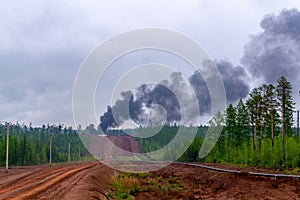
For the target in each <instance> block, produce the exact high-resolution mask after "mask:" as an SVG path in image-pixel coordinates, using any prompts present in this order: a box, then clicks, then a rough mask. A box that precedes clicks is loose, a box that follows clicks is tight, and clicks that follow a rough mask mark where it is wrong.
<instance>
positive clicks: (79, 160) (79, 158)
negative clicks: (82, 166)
mask: <svg viewBox="0 0 300 200" xmlns="http://www.w3.org/2000/svg"><path fill="white" fill-rule="evenodd" d="M78 162H80V147H79V149H78Z"/></svg>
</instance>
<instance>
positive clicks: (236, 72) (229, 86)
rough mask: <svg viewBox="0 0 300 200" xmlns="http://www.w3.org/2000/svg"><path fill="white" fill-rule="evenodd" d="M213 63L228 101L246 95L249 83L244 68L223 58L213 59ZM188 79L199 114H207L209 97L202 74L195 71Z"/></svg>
mask: <svg viewBox="0 0 300 200" xmlns="http://www.w3.org/2000/svg"><path fill="white" fill-rule="evenodd" d="M215 65H216V67H217V68H218V70H219V71H220V74H221V76H222V79H223V82H224V87H225V92H226V99H227V102H228V103H235V102H237V101H238V100H239V99H240V98H244V97H246V96H247V95H248V93H249V85H248V84H247V82H248V80H249V78H248V76H247V74H246V71H245V69H244V68H242V67H240V66H237V67H234V66H233V64H232V63H230V62H229V61H224V60H221V61H215ZM189 81H190V83H191V85H192V87H193V88H194V90H195V92H196V95H197V98H198V104H199V107H200V113H201V115H202V114H209V112H210V108H211V99H210V95H209V91H208V88H207V86H206V84H205V81H204V80H203V78H202V76H201V75H200V74H199V72H198V71H195V72H194V74H193V75H192V76H190V78H189Z"/></svg>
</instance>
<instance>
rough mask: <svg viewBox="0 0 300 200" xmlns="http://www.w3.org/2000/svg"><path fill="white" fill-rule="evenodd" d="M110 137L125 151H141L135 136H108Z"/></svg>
mask: <svg viewBox="0 0 300 200" xmlns="http://www.w3.org/2000/svg"><path fill="white" fill-rule="evenodd" d="M108 139H109V140H110V141H111V142H112V143H114V144H115V145H116V146H118V147H119V148H122V149H124V150H125V151H129V152H132V153H139V152H140V148H139V144H138V143H137V142H136V140H135V139H134V137H132V136H129V135H121V136H113V135H112V136H108Z"/></svg>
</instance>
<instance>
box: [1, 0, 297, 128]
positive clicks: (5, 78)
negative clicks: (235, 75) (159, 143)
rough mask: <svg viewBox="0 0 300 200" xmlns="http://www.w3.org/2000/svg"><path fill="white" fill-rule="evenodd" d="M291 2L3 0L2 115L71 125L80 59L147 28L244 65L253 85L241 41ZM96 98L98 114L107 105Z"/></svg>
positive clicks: (294, 5)
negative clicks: (124, 34) (182, 38)
mask: <svg viewBox="0 0 300 200" xmlns="http://www.w3.org/2000/svg"><path fill="white" fill-rule="evenodd" d="M291 8H296V9H298V10H300V2H299V1H297V0H295V1H286V0H277V1H272V0H265V1H260V0H243V1H238V0H228V1H221V0H198V1H196V0H189V1H179V0H170V1H141V0H130V1H129V0H126V1H122V0H119V1H115V0H112V1H104V0H95V1H91V0H86V1H79V0H74V1H67V0H60V1H50V0H48V1H36V0H25V1H17V0H2V1H0V25H1V28H0V69H1V72H0V120H6V121H12V122H16V121H19V122H21V123H22V122H25V123H29V122H32V123H33V124H34V125H38V126H39V125H42V124H46V123H50V124H51V123H64V124H67V125H73V116H72V89H73V83H74V80H75V78H76V73H77V71H78V70H79V67H80V65H81V63H82V62H83V61H84V59H85V58H86V57H87V56H88V54H89V53H90V52H91V51H92V50H93V49H94V48H95V47H96V46H97V45H99V44H101V42H103V41H105V40H107V39H108V38H110V37H113V36H115V35H117V34H119V33H121V32H125V31H130V30H132V29H139V28H145V27H153V28H164V29H171V30H174V31H178V32H181V33H183V34H185V35H187V36H189V37H190V38H192V39H194V40H195V41H196V42H198V43H199V44H200V45H201V46H202V47H204V48H205V49H206V51H207V52H208V54H209V55H210V56H211V58H213V59H218V60H227V61H229V62H231V63H233V65H242V66H244V65H245V67H246V68H247V67H248V70H247V73H249V76H250V80H251V82H250V85H251V86H255V84H256V83H258V82H259V80H256V79H255V78H256V77H259V75H257V74H256V73H258V72H257V70H252V71H251V70H249V68H251V66H252V64H253V63H251V62H250V61H249V59H251V58H252V57H251V56H249V54H251V48H245V49H246V51H245V54H246V55H244V47H245V45H246V44H249V45H248V46H253V45H252V44H251V41H252V42H253V41H255V38H254V39H253V37H252V39H251V38H249V35H256V36H257V35H258V34H260V33H262V32H264V30H263V28H262V27H261V26H260V24H261V21H262V19H263V18H264V16H265V15H267V14H271V13H275V14H278V13H279V12H281V11H282V10H283V9H291ZM299 27H300V25H299ZM299 27H298V28H299ZM264 28H265V30H267V29H268V24H267V25H265V26H264ZM270 30H271V29H270ZM266 35H267V34H266ZM266 37H267V36H266ZM257 38H260V36H257V37H256V39H257ZM291 38H292V39H294V37H291ZM249 41H250V42H249ZM296 41H299V40H296ZM262 44H263V42H262ZM299 44H300V43H299ZM298 47H299V46H297V47H295V48H298ZM297 50H298V49H297ZM249 52H250V53H249ZM294 52H297V51H296V50H295V51H294ZM298 55H299V54H298ZM242 58H243V59H242ZM241 59H242V60H243V61H241ZM293 62H296V63H297V62H298V64H299V62H300V61H299V59H294V61H293ZM249 66H250V67H249ZM293 66H299V65H293ZM291 69H293V68H291ZM264 78H265V79H268V76H267V75H266V77H264ZM293 78H294V80H299V79H298V77H293ZM293 85H296V83H293ZM100 96H101V95H100ZM295 98H296V97H295ZM297 101H298V102H299V98H298V99H297ZM100 102H101V103H100V105H98V106H97V107H98V108H99V109H98V110H97V112H99V115H100V114H102V113H103V112H104V111H105V110H106V104H108V103H109V102H106V101H104V100H103V101H100ZM297 107H298V108H299V106H298V105H297Z"/></svg>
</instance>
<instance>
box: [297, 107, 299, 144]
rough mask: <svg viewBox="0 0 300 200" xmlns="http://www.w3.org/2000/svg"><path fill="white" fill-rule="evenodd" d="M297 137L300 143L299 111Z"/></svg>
mask: <svg viewBox="0 0 300 200" xmlns="http://www.w3.org/2000/svg"><path fill="white" fill-rule="evenodd" d="M297 136H298V140H299V142H300V134H299V110H298V111H297Z"/></svg>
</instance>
